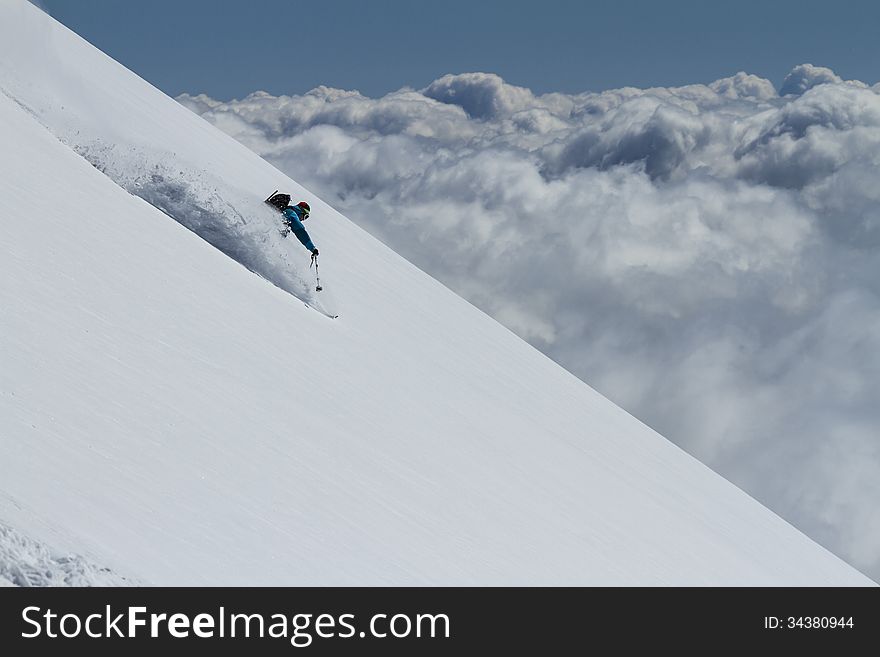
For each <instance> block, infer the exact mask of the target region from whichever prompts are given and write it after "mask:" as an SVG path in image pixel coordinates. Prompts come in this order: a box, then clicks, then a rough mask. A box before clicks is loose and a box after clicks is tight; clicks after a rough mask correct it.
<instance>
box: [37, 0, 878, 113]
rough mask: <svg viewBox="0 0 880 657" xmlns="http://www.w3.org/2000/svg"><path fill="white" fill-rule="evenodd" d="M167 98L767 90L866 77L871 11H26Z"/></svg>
mask: <svg viewBox="0 0 880 657" xmlns="http://www.w3.org/2000/svg"><path fill="white" fill-rule="evenodd" d="M37 4H39V5H41V6H42V7H43V8H45V9H47V10H48V11H49V13H50V14H52V15H53V16H54V17H55V18H57V19H58V20H60V21H61V22H62V23H64V24H66V25H67V26H69V27H70V28H72V29H73V30H74V31H75V32H77V33H79V34H80V35H82V36H84V37H85V38H87V39H88V40H89V41H91V42H92V43H93V44H95V45H96V46H98V47H99V48H101V49H102V50H104V51H105V52H107V53H108V54H109V55H111V56H112V57H113V58H115V59H117V60H118V61H120V62H122V63H123V64H124V65H126V66H127V67H128V68H130V69H132V70H134V71H135V72H137V73H138V74H139V75H141V76H142V77H144V78H146V79H147V80H149V81H150V82H152V83H153V84H155V85H156V86H158V87H159V88H161V89H162V90H163V91H165V92H166V93H168V94H170V95H173V96H174V95H178V94H180V93H182V92H190V93H201V92H204V93H207V94H209V95H211V96H213V97H215V98H219V99H224V100H228V99H231V98H240V97H243V96H245V95H247V94H248V93H250V92H252V91H255V90H257V89H262V90H265V91H268V92H270V93H273V94H280V93H288V94H290V93H302V92H305V91H307V90H309V89H311V88H313V87H315V86H317V85H320V84H326V85H329V86H334V87H339V88H344V89H358V90H359V91H361V92H362V93H365V94H367V95H370V96H374V97H376V96H381V95H383V94H385V93H387V92H389V91H393V90H396V89H399V88H400V87H402V86H406V85H409V86H412V87H416V88H421V87H423V86H425V85H427V84H428V83H429V82H431V81H432V80H434V79H436V78H437V77H439V76H441V75H443V74H445V73H462V72H468V71H485V72H490V73H497V74H499V75H501V76H502V77H503V78H505V79H506V80H507V81H509V82H511V83H514V84H518V85H522V86H526V87H529V88H531V89H533V90H534V91H536V92H540V93H543V92H547V91H563V92H569V93H571V92H578V91H587V90H593V91H598V90H602V89H608V88H614V87H620V86H625V85H632V86H639V87H648V86H670V85H680V84H687V83H691V82H710V81H712V80H715V79H717V78H720V77H726V76H728V75H732V74H733V73H736V72H737V71H740V70H745V71H747V72H749V73H754V74H756V75H761V76H763V77H767V78H769V79H770V80H771V81H772V82H774V84H776V85H777V86H779V84H780V82H781V81H782V78H783V77H784V76H785V74H786V73H787V72H788V71H789V70H790V69H791V68H792V66H794V65H796V64H800V63H804V62H810V63H813V64H816V65H820V66H828V67H830V68H832V69H834V70H835V71H836V72H837V73H838V74H839V75H841V76H842V77H844V78H847V79H849V78H856V79H860V80H863V81H865V82H868V83H874V82H877V81H878V79H880V75H878V73H877V72H878V71H880V41H878V39H877V38H876V34H877V28H878V26H880V3H876V2H867V1H863V0H853V1H851V2H843V3H838V4H836V5H834V6H833V7H832V5H831V3H829V2H828V1H827V0H825V1H824V2H815V1H813V0H800V1H799V2H792V1H789V0H780V1H775V2H773V1H769V0H763V1H761V2H756V1H754V0H741V1H739V2H736V3H733V2H725V3H717V2H706V1H702V2H698V1H693V0H675V1H671V2H656V1H655V2H649V1H645V0H614V1H608V2H606V1H601V2H584V1H582V0H581V1H577V0H541V1H540V2H538V1H535V0H505V1H504V2H499V1H495V0H492V1H486V0H484V1H481V2H480V1H474V0H470V1H463V0H444V1H443V2H421V1H405V0H371V1H369V2H367V1H356V0H321V1H320V2H315V1H314V0H311V1H310V2H299V1H296V0H288V1H285V0H249V1H248V2H241V1H240V0H150V1H149V2H145V1H137V2H119V1H118V0H75V1H74V0H38V2H37Z"/></svg>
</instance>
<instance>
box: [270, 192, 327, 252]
mask: <svg viewBox="0 0 880 657" xmlns="http://www.w3.org/2000/svg"><path fill="white" fill-rule="evenodd" d="M266 203H268V204H269V205H271V206H274V207H275V208H276V209H277V210H279V211H280V212H281V215H282V216H283V217H284V225H285V226H286V228H287V230H285V232H284V235H285V236H286V235H287V233H288V232H290V231H292V232H293V234H294V235H296V239H298V240H299V241H300V242H301V243H302V245H303V246H304V247H306V248H307V249H308V250H309V251H311V252H312V259H314V258H316V257H317V256H318V249H316V248H315V245H314V244H313V243H312V238H311V237H309V234H308V232H307V231H306V227H305V226H303V223H302V222H304V221H305V220H306V219H308V218H309V211H310V210H311V208H309V204H308V203H306V202H305V201H300V202H299V203H297V204H296V205H290V194H278V193H275V194H272V195H271V196H270V197H269V198H267V199H266Z"/></svg>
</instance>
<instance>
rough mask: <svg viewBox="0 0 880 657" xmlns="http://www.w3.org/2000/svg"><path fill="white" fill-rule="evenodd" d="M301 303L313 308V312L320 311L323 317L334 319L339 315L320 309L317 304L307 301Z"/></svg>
mask: <svg viewBox="0 0 880 657" xmlns="http://www.w3.org/2000/svg"><path fill="white" fill-rule="evenodd" d="M303 305H304V306H305V307H306V308H311V309H312V310H314V311H315V312H318V313H321V314H322V315H324V317H328V318H330V319H336V318H337V317H339V315H333V314H331V313H328V312H327V311H326V310H323V309H321V308H318V306H313V305H312V304H310V303H307V302H305V301H303Z"/></svg>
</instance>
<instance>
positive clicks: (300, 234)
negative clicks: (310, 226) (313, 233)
mask: <svg viewBox="0 0 880 657" xmlns="http://www.w3.org/2000/svg"><path fill="white" fill-rule="evenodd" d="M293 234H294V235H296V239H298V240H299V241H300V242H302V245H303V246H304V247H306V248H307V249H308V250H309V251H317V249H316V248H315V245H314V244H312V238H311V237H309V234H308V233H307V232H306V229H305V228H304V227H303V225H302V224H300V227H299V228H294V229H293Z"/></svg>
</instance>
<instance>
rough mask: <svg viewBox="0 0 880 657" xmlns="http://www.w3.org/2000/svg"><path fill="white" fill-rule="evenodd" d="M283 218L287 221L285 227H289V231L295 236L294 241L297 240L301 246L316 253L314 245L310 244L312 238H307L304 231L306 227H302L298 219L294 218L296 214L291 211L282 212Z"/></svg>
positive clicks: (307, 235)
mask: <svg viewBox="0 0 880 657" xmlns="http://www.w3.org/2000/svg"><path fill="white" fill-rule="evenodd" d="M284 216H285V218H286V219H287V225H288V226H290V230H291V231H293V234H294V235H296V239H298V240H299V241H300V242H301V243H302V245H303V246H304V247H306V248H307V249H308V250H309V251H311V252H312V253H314V252H315V251H317V249H316V248H315V245H314V244H313V243H312V238H311V237H309V234H308V232H307V231H306V227H305V226H303V224H302V222H301V221H300V220H299V217H297V216H296V213H295V212H294V211H293V210H290V211H287V212H284Z"/></svg>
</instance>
